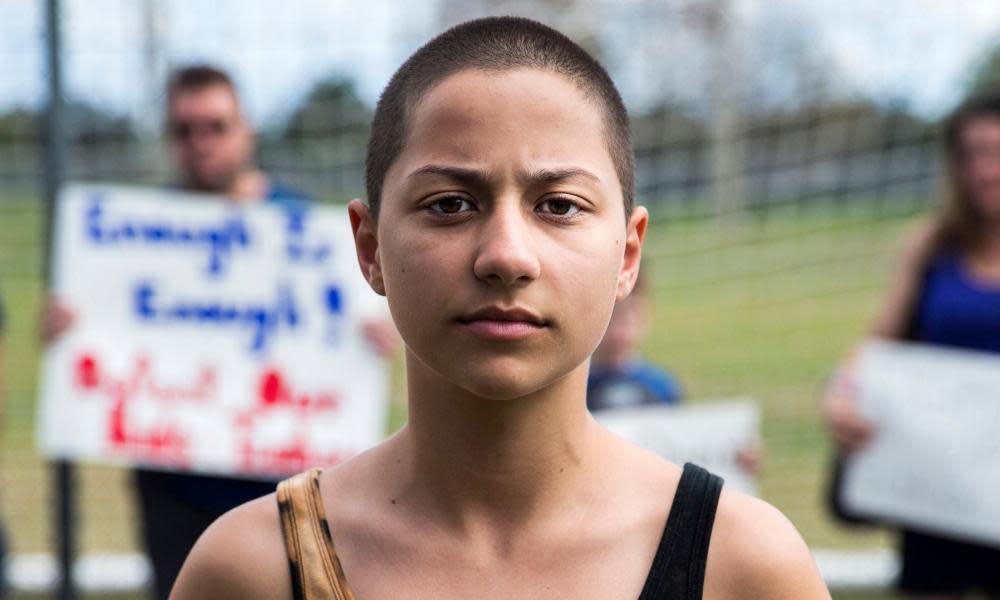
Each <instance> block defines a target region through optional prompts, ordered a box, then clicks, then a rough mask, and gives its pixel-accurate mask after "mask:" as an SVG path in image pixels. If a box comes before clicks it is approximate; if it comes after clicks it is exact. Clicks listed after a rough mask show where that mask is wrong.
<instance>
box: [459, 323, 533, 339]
mask: <svg viewBox="0 0 1000 600" xmlns="http://www.w3.org/2000/svg"><path fill="white" fill-rule="evenodd" d="M459 325H460V326H462V327H464V328H465V329H466V330H467V331H469V332H470V333H472V334H474V335H477V336H480V337H484V338H487V339H491V340H520V339H524V338H527V337H531V336H532V335H535V334H537V333H539V332H541V331H542V330H544V329H545V325H540V324H537V323H532V322H530V321H508V320H501V319H485V318H484V319H472V320H469V321H459Z"/></svg>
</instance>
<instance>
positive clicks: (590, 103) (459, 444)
mask: <svg viewBox="0 0 1000 600" xmlns="http://www.w3.org/2000/svg"><path fill="white" fill-rule="evenodd" d="M366 172H367V193H368V203H367V205H366V204H363V203H362V202H361V201H360V200H355V201H354V202H352V203H351V204H350V207H349V209H350V217H351V224H352V227H353V229H354V236H355V242H356V246H357V253H358V261H359V263H360V266H361V270H362V272H363V274H364V275H365V277H366V278H367V280H368V281H369V283H370V284H371V286H372V288H373V289H374V290H375V291H377V292H378V293H380V294H384V295H385V296H386V297H387V299H388V304H389V307H390V311H391V313H392V316H393V319H394V321H395V323H396V325H397V327H398V328H399V331H400V333H401V335H402V337H403V340H404V341H405V349H406V381H407V390H408V401H409V417H410V419H409V423H408V424H407V425H406V426H405V427H404V428H403V429H402V430H401V431H400V432H399V433H397V434H396V435H395V436H393V437H392V438H390V439H389V440H388V441H386V442H384V443H382V444H380V445H379V446H376V447H375V448H374V449H372V450H370V451H368V452H366V453H363V454H361V455H359V456H358V457H356V458H354V459H352V460H350V461H347V462H345V463H342V464H341V465H339V466H337V467H336V468H332V469H326V470H322V471H320V470H313V471H309V472H306V473H303V474H301V475H299V476H297V477H295V478H292V479H290V480H288V481H286V482H283V483H282V484H281V485H280V486H279V491H278V493H277V495H276V496H271V497H268V498H263V499H259V500H255V501H253V502H251V503H249V504H246V505H244V506H242V507H240V508H237V509H236V510H234V511H233V512H231V513H229V514H227V515H225V516H223V517H222V518H221V519H219V520H218V521H217V522H216V523H215V524H213V525H212V527H210V528H209V530H208V531H207V532H205V535H203V536H202V538H201V539H200V540H199V541H198V543H197V544H196V545H195V548H194V549H193V550H192V552H191V555H190V556H189V557H188V560H187V562H186V563H185V566H184V569H183V571H182V573H181V576H180V578H179V579H178V582H177V587H176V588H175V589H174V592H173V596H172V597H173V598H175V599H178V600H188V599H196V598H216V599H218V598H243V599H247V598H251V599H252V598H270V599H274V598H307V599H310V600H312V599H318V598H359V599H361V598H364V599H366V600H367V599H370V600H375V599H379V598H393V599H395V598H435V599H447V598H480V597H486V596H489V597H504V598H601V599H606V598H623V599H624V598H640V597H641V598H644V599H647V598H702V597H705V598H711V599H721V598H733V599H735V598H769V599H779V598H788V599H793V598H794V599H796V600H803V599H808V600H811V599H820V598H829V594H828V592H827V590H826V588H825V586H824V585H823V582H822V580H821V579H820V576H819V573H818V572H817V570H816V567H815V565H814V564H813V561H812V558H811V557H810V555H809V551H808V548H807V547H806V546H805V544H804V542H803V541H802V539H801V538H800V537H799V535H798V533H797V532H796V531H795V528H794V527H793V526H792V525H791V524H790V523H789V522H788V521H787V520H786V519H785V518H784V517H783V516H782V515H781V514H780V513H779V512H778V511H777V510H775V509H774V508H772V507H771V506H769V505H767V504H765V503H764V502H762V501H760V500H757V499H754V498H750V497H748V496H744V495H742V494H739V493H737V492H733V491H732V490H729V489H728V488H723V487H722V483H721V481H720V480H719V479H718V478H717V477H715V476H713V475H711V474H709V473H708V472H706V471H704V470H702V469H700V468H698V467H695V466H693V465H688V466H686V467H685V468H683V469H682V468H681V467H680V466H677V465H674V464H671V463H669V462H667V461H665V460H663V459H661V458H659V457H657V456H655V455H653V454H650V453H647V452H645V451H643V450H640V449H639V448H637V447H635V446H633V445H631V444H629V443H627V442H625V441H624V440H622V439H620V438H618V437H616V436H614V435H611V434H610V433H609V432H608V431H607V430H605V429H604V428H602V427H601V426H600V425H598V424H597V423H596V422H595V421H594V420H593V418H592V417H591V416H590V414H589V412H588V411H587V407H586V390H587V372H588V370H589V358H590V355H591V354H592V353H593V351H594V349H595V348H596V347H597V344H598V342H599V341H600V339H601V336H602V335H603V333H604V330H605V328H606V327H607V324H608V320H609V319H610V316H611V311H612V308H613V306H614V303H615V301H621V300H624V299H625V298H626V297H627V296H628V294H629V292H630V291H631V289H632V286H633V284H634V282H635V278H636V276H637V273H638V269H639V259H640V254H641V249H642V241H643V237H644V235H645V232H646V225H647V222H648V216H647V212H646V210H645V209H644V208H642V207H638V206H633V158H632V149H631V143H630V140H629V133H628V118H627V114H626V112H625V108H624V106H623V104H622V101H621V99H620V97H619V95H618V92H617V90H616V89H615V87H614V84H613V83H612V81H611V79H610V78H609V77H608V75H607V73H606V72H605V71H604V69H603V68H602V67H601V66H600V65H599V64H598V63H597V62H596V61H595V60H594V59H593V58H591V57H590V56H589V55H588V54H587V53H586V52H585V51H584V50H582V49H581V48H580V47H579V46H577V45H576V44H575V43H573V42H572V41H570V40H569V39H568V38H566V37H565V36H563V35H562V34H560V33H558V32H556V31H554V30H552V29H550V28H548V27H546V26H544V25H541V24H539V23H536V22H533V21H529V20H527V19H521V18H515V17H503V18H489V19H481V20H476V21H471V22H468V23H464V24H462V25H459V26H457V27H454V28H452V29H450V30H448V31H447V32H445V33H443V34H441V35H440V36H438V37H436V38H435V39H433V40H432V41H431V42H429V43H428V44H427V45H425V46H424V47H422V48H421V49H419V50H418V51H417V52H416V53H415V54H414V55H413V56H411V57H410V58H409V59H408V60H407V61H406V62H405V63H404V64H403V66H402V67H400V69H399V70H398V71H397V72H396V74H395V75H394V76H393V78H392V80H391V81H390V82H389V84H388V86H387V87H386V89H385V91H384V92H383V94H382V97H381V99H380V100H379V103H378V106H377V108H376V112H375V117H374V121H373V124H372V133H371V140H370V143H369V149H368V157H367V165H366ZM289 565H290V568H289Z"/></svg>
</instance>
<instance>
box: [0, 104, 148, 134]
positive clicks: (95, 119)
mask: <svg viewBox="0 0 1000 600" xmlns="http://www.w3.org/2000/svg"><path fill="white" fill-rule="evenodd" d="M41 117H42V115H41V113H40V112H39V111H37V110H31V109H27V108H15V109H13V110H11V111H9V112H7V113H4V114H2V115H0V143H10V142H19V143H35V142H40V136H41ZM65 123H66V127H67V129H68V131H67V138H68V139H69V140H71V142H72V143H73V144H75V145H95V144H99V143H101V142H103V141H117V142H127V141H130V140H132V139H133V138H134V137H135V127H134V124H133V123H132V121H131V119H129V118H128V117H124V116H121V115H115V114H112V113H109V112H106V111H104V110H101V109H99V108H96V107H94V106H92V105H90V104H88V103H86V102H81V101H78V100H71V101H69V102H68V103H67V105H66V116H65Z"/></svg>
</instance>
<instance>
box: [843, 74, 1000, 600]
mask: <svg viewBox="0 0 1000 600" xmlns="http://www.w3.org/2000/svg"><path fill="white" fill-rule="evenodd" d="M945 148H946V152H947V157H946V158H947V169H948V183H949V197H948V199H947V201H946V203H945V205H944V207H943V209H942V210H941V212H940V213H939V214H938V215H937V216H935V217H934V218H932V219H931V220H930V221H928V222H926V223H923V224H922V225H921V226H920V227H919V228H918V229H917V230H916V231H914V232H913V234H911V236H910V237H909V238H908V239H907V241H906V244H905V249H904V252H903V255H902V260H901V262H900V265H899V267H898V269H897V272H896V275H895V278H894V280H893V281H892V283H891V285H890V289H889V293H888V295H887V297H886V299H885V302H884V303H883V306H882V309H881V311H880V312H879V314H878V316H877V317H876V320H875V323H874V325H873V327H872V330H871V334H872V336H874V337H877V338H882V339H889V340H910V341H915V342H920V343H927V344H939V345H942V346H949V347H952V348H961V349H965V350H974V351H984V352H997V353H1000V92H995V93H993V94H989V95H983V96H979V97H976V98H974V99H971V100H969V101H968V102H966V103H965V104H963V105H962V106H961V107H960V108H959V109H958V110H957V111H956V112H955V113H954V114H953V115H952V117H951V118H950V119H949V121H948V123H947V125H946V129H945ZM853 387H854V380H853V377H852V376H851V374H850V369H844V370H842V371H841V374H840V375H838V376H837V377H835V378H834V380H833V383H832V384H831V386H830V388H829V390H828V393H827V395H826V398H825V402H824V413H825V418H826V421H827V424H828V425H829V427H830V429H831V431H832V433H833V436H834V438H835V439H836V441H837V444H838V445H839V447H840V448H841V450H842V451H843V452H851V451H854V450H857V449H859V448H861V447H862V446H864V445H865V444H866V443H867V442H868V441H870V440H871V439H872V437H873V436H874V435H877V432H875V431H874V429H873V427H872V425H871V424H870V423H869V422H867V421H866V420H864V419H863V418H862V417H861V416H860V414H859V413H858V411H857V407H856V403H855V397H856V393H855V392H854V390H853ZM902 533H903V535H902V563H903V564H902V574H901V577H900V582H899V587H900V590H901V591H902V592H903V593H905V594H909V595H913V596H916V597H921V598H930V597H933V598H961V597H963V596H964V595H966V594H968V593H969V592H971V591H973V590H977V589H981V590H986V591H987V592H988V593H989V594H990V596H991V597H993V598H1000V569H998V568H997V567H998V566H1000V548H997V547H988V546H982V545H978V544H971V543H966V542H963V541H959V540H956V539H950V538H946V537H940V536H935V535H926V534H923V533H918V532H915V531H910V530H903V532H902Z"/></svg>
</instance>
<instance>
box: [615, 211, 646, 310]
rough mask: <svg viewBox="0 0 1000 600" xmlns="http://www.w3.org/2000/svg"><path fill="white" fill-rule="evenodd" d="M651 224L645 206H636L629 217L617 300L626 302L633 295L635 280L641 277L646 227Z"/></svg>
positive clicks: (616, 295)
mask: <svg viewBox="0 0 1000 600" xmlns="http://www.w3.org/2000/svg"><path fill="white" fill-rule="evenodd" d="M648 224H649V213H648V212H646V208H645V207H644V206H636V207H635V208H633V209H632V214H631V215H629V218H628V224H627V225H626V226H625V255H624V257H623V259H622V269H621V271H620V272H619V273H618V288H617V290H616V292H615V300H624V299H625V298H627V297H628V295H629V294H630V293H632V288H633V287H634V286H635V280H636V278H637V277H638V276H639V262H640V261H641V259H642V241H643V240H644V239H646V226H647V225H648Z"/></svg>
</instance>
